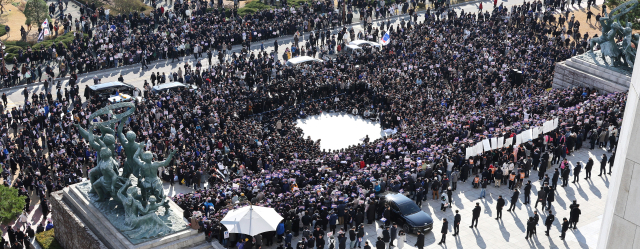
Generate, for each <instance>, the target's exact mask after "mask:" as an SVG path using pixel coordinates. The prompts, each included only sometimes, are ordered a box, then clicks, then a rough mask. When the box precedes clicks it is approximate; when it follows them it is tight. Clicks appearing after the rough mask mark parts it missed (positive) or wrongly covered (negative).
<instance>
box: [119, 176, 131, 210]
mask: <svg viewBox="0 0 640 249" xmlns="http://www.w3.org/2000/svg"><path fill="white" fill-rule="evenodd" d="M129 186H131V179H129V180H127V182H126V183H125V184H123V185H122V187H120V190H118V198H120V201H122V203H123V204H125V206H127V205H126V204H131V200H130V199H129V196H126V195H125V194H124V191H125V190H126V189H127V188H128V187H129Z"/></svg>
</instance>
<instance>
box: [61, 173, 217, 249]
mask: <svg viewBox="0 0 640 249" xmlns="http://www.w3.org/2000/svg"><path fill="white" fill-rule="evenodd" d="M85 185H89V186H90V184H89V183H88V181H87V182H82V183H78V184H74V185H71V186H69V187H67V188H65V189H63V190H61V191H58V192H54V193H52V194H51V196H52V197H53V198H51V206H52V212H51V213H52V216H53V217H52V219H53V223H54V224H55V226H56V227H55V228H56V233H55V237H56V239H57V240H58V242H60V243H61V244H62V245H63V247H64V248H100V249H102V248H113V249H116V248H117V249H120V248H127V249H147V248H166V249H180V248H211V245H210V244H209V243H206V241H205V235H204V233H198V231H197V230H193V229H191V228H188V227H187V224H188V222H187V221H186V220H185V219H184V218H182V212H183V210H182V209H181V208H180V207H179V206H178V205H176V204H175V203H174V202H173V201H170V207H171V208H170V209H171V214H170V215H169V216H173V218H170V219H174V220H175V216H176V215H177V216H178V217H180V220H179V221H175V223H178V224H172V225H173V226H175V227H180V228H184V229H179V230H175V231H174V232H173V233H171V234H166V235H163V236H161V237H158V238H151V239H146V240H141V241H135V240H134V243H136V244H134V243H132V241H131V240H130V239H129V238H127V236H125V235H124V234H123V233H121V232H120V231H119V230H118V229H117V228H116V227H115V226H114V225H113V224H112V222H115V220H114V217H112V214H105V213H104V212H102V211H100V210H99V209H98V208H97V207H96V206H94V204H93V203H92V201H91V200H90V199H91V198H90V197H89V194H88V193H86V191H88V189H87V188H86V186H85Z"/></svg>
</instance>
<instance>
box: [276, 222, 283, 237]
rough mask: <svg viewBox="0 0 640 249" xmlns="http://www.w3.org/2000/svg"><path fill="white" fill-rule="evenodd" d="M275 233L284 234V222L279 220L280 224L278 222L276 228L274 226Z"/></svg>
mask: <svg viewBox="0 0 640 249" xmlns="http://www.w3.org/2000/svg"><path fill="white" fill-rule="evenodd" d="M276 234H278V235H283V234H284V223H282V222H280V224H278V228H276Z"/></svg>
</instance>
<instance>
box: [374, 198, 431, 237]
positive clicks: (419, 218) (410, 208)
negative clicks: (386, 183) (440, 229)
mask: <svg viewBox="0 0 640 249" xmlns="http://www.w3.org/2000/svg"><path fill="white" fill-rule="evenodd" d="M385 200H386V203H387V204H389V206H390V207H391V221H392V222H395V223H397V224H398V225H401V226H402V229H403V230H404V231H405V232H406V233H414V232H417V231H422V232H427V231H431V229H433V219H432V218H431V216H429V215H428V214H427V213H425V212H424V211H422V209H420V207H418V205H416V203H415V202H413V200H411V199H409V198H408V197H406V196H404V195H402V194H387V195H385Z"/></svg>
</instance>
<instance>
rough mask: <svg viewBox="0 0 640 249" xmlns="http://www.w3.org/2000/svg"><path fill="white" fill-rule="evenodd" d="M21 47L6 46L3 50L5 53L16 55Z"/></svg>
mask: <svg viewBox="0 0 640 249" xmlns="http://www.w3.org/2000/svg"><path fill="white" fill-rule="evenodd" d="M20 49H21V47H18V46H11V45H7V48H6V49H5V50H4V52H5V53H10V54H17V53H18V51H19V50H20ZM23 50H24V49H23Z"/></svg>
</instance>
